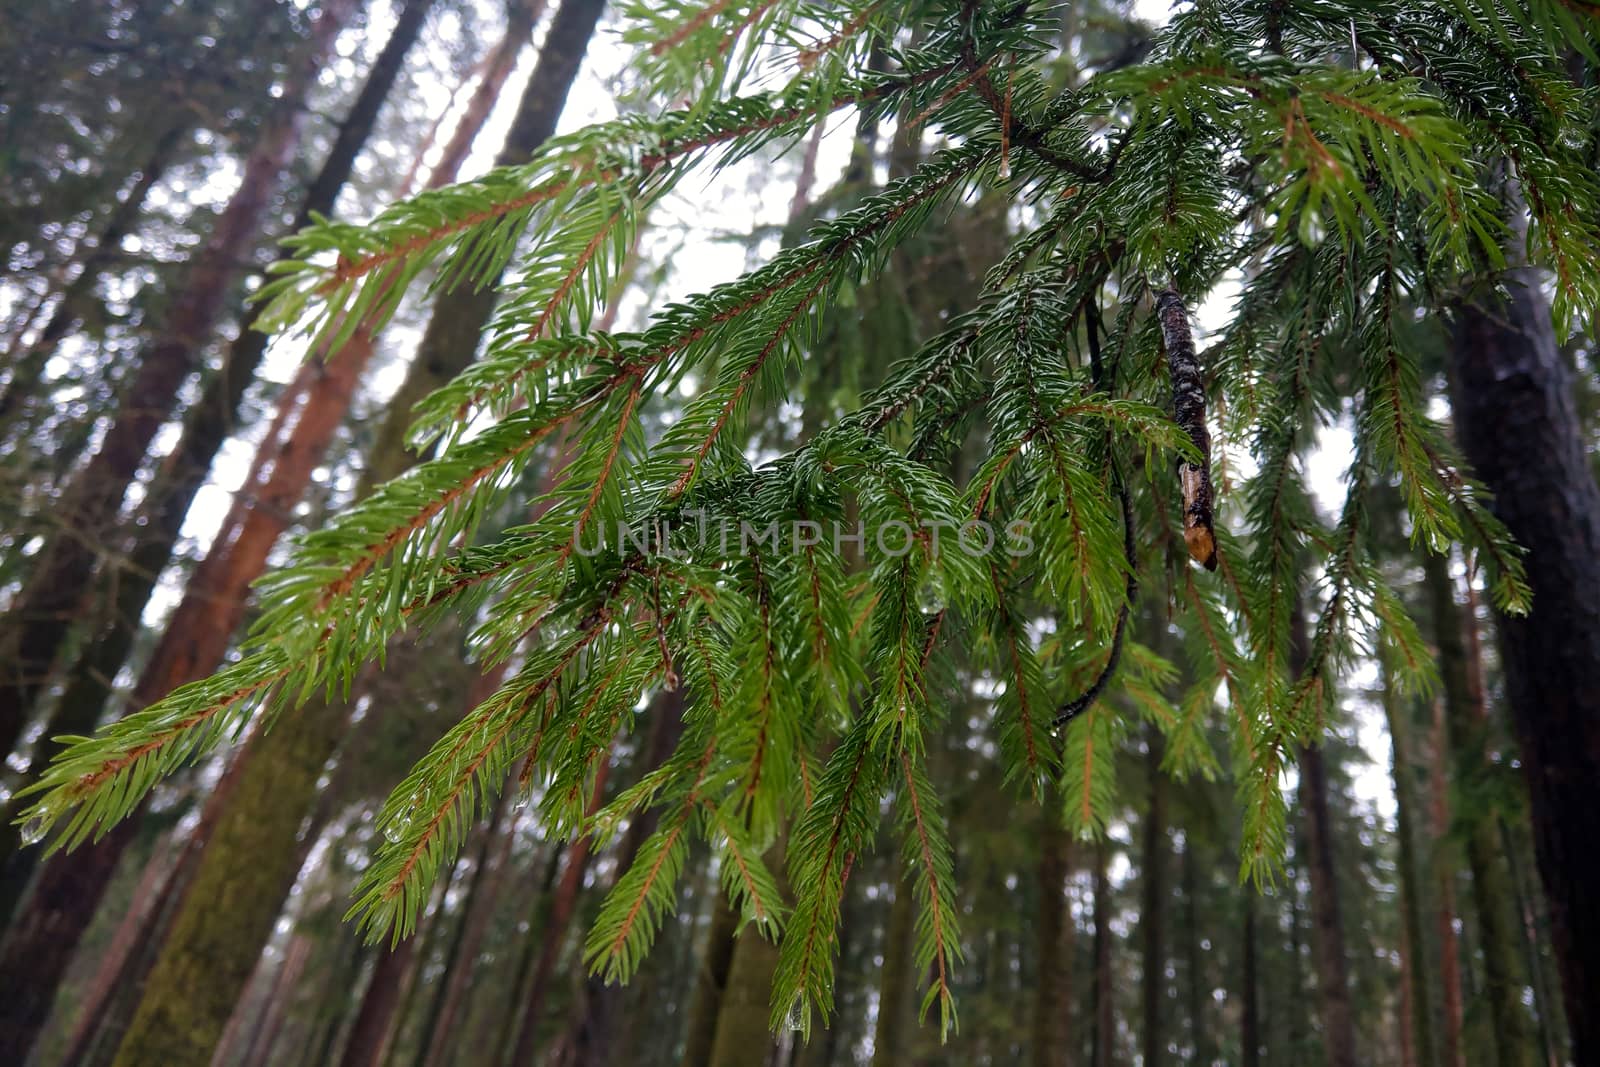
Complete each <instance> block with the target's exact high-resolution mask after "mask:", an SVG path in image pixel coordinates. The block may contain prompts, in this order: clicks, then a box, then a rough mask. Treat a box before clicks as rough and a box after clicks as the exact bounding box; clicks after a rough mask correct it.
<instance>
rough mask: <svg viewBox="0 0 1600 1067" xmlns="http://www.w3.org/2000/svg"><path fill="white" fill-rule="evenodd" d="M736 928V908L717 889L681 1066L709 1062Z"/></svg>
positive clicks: (702, 1066) (703, 1066)
mask: <svg viewBox="0 0 1600 1067" xmlns="http://www.w3.org/2000/svg"><path fill="white" fill-rule="evenodd" d="M738 932H739V914H738V912H736V911H734V910H733V905H731V904H729V903H728V898H727V895H726V894H724V893H720V892H719V893H717V895H716V901H715V903H714V904H713V905H712V908H711V924H710V926H709V927H708V929H707V930H706V946H705V950H704V951H703V952H702V953H701V955H700V962H699V965H698V966H697V967H696V968H695V976H694V989H693V992H692V995H691V997H690V999H689V1011H688V1017H687V1021H686V1023H685V1026H684V1042H683V1059H682V1064H683V1067H707V1065H708V1064H709V1063H710V1062H711V1046H712V1044H713V1043H714V1042H715V1041H716V1039H717V1016H718V1015H719V1014H720V1013H721V1011H722V996H723V993H724V992H726V990H727V988H728V973H729V971H730V970H731V969H732V967H733V951H734V947H735V942H736V941H737V935H738Z"/></svg>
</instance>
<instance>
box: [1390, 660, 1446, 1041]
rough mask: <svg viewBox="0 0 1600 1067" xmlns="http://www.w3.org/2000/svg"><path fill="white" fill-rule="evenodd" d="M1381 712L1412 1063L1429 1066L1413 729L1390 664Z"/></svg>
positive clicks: (1428, 988) (1429, 1001) (1429, 997)
mask: <svg viewBox="0 0 1600 1067" xmlns="http://www.w3.org/2000/svg"><path fill="white" fill-rule="evenodd" d="M1382 691H1383V713H1384V716H1385V718H1386V719H1387V720H1388V724H1389V744H1390V762H1389V778H1390V781H1391V782H1392V783H1393V786H1394V808H1395V836H1396V837H1398V838H1399V852H1400V857H1399V868H1400V870H1399V875H1400V911H1401V918H1402V921H1403V923H1404V927H1403V929H1404V935H1403V939H1402V944H1401V952H1402V954H1403V956H1404V959H1405V963H1406V975H1405V977H1406V996H1407V1003H1408V1005H1409V1007H1410V1011H1409V1012H1408V1019H1409V1025H1410V1028H1411V1044H1412V1049H1413V1052H1414V1055H1413V1061H1414V1062H1416V1063H1420V1064H1423V1065H1424V1067H1432V1064H1433V1063H1434V1041H1433V990H1432V985H1431V983H1430V982H1429V980H1428V977H1429V967H1428V943H1427V940H1426V938H1425V936H1424V934H1423V920H1422V877H1421V874H1420V868H1419V866H1418V864H1417V844H1416V840H1417V839H1416V832H1417V830H1416V827H1415V825H1413V821H1414V820H1415V818H1416V811H1415V808H1414V807H1413V805H1414V804H1415V798H1414V797H1413V795H1412V792H1411V775H1412V766H1413V764H1412V762H1411V745H1410V736H1411V731H1410V729H1409V726H1408V724H1407V722H1406V721H1405V718H1404V712H1403V711H1402V710H1401V706H1400V698H1399V694H1398V693H1396V692H1395V690H1394V681H1393V679H1392V678H1391V677H1390V675H1389V670H1388V666H1387V665H1386V664H1385V665H1383V680H1382Z"/></svg>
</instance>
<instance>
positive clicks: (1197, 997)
mask: <svg viewBox="0 0 1600 1067" xmlns="http://www.w3.org/2000/svg"><path fill="white" fill-rule="evenodd" d="M1195 847H1196V846H1195V840H1194V836H1193V835H1192V834H1186V835H1185V836H1184V843H1183V861H1182V867H1181V872H1182V878H1183V924H1184V925H1185V926H1186V927H1188V930H1187V931H1185V936H1184V939H1183V943H1184V946H1185V947H1186V948H1187V949H1188V956H1189V960H1188V964H1189V966H1188V971H1189V1037H1190V1042H1189V1043H1190V1044H1191V1045H1192V1046H1193V1047H1194V1061H1195V1062H1196V1063H1202V1064H1210V1063H1212V1062H1214V1061H1215V1060H1216V1048H1215V1047H1214V1045H1215V1042H1214V1040H1213V1036H1212V1033H1211V1027H1210V1026H1209V1025H1208V1020H1207V1018H1206V1015H1207V1006H1208V1005H1209V1004H1210V1003H1211V980H1210V979H1209V978H1208V977H1207V975H1206V959H1205V951H1206V950H1205V946H1204V945H1202V944H1201V940H1202V938H1201V933H1200V909H1199V903H1198V899H1197V898H1198V897H1199V892H1200V890H1199V882H1200V875H1199V874H1198V873H1197V871H1196V869H1195V868H1196V860H1195ZM1201 869H1202V870H1203V869H1204V868H1201ZM1244 891H1245V892H1247V893H1251V892H1254V891H1255V890H1254V887H1252V886H1246V887H1244Z"/></svg>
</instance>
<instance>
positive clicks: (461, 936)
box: [416, 671, 516, 1067]
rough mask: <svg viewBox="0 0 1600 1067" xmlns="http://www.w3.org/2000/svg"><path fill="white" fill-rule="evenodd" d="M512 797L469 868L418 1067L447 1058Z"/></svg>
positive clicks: (507, 835) (488, 908)
mask: <svg viewBox="0 0 1600 1067" xmlns="http://www.w3.org/2000/svg"><path fill="white" fill-rule="evenodd" d="M498 673H500V674H503V673H504V672H503V671H501V672H498ZM497 687H498V683H496V685H494V686H491V687H489V693H485V694H484V695H483V697H479V698H478V699H477V700H474V701H473V706H476V705H477V703H478V702H479V701H480V700H482V699H486V698H487V697H488V696H489V695H490V694H492V693H493V691H494V689H495V688H497ZM515 793H516V784H515V783H514V782H513V783H509V784H508V785H507V787H506V788H505V790H504V791H503V792H502V793H501V794H500V800H499V802H498V803H496V804H495V807H494V812H493V814H491V815H490V817H489V822H488V824H487V825H486V826H485V827H484V831H483V839H482V841H481V842H480V844H479V846H478V856H477V859H476V861H475V862H474V863H473V870H472V885H471V887H470V888H468V890H467V896H466V899H465V900H464V901H462V904H461V921H460V922H458V923H457V924H456V929H455V936H454V937H452V938H451V940H450V946H449V948H447V949H446V950H445V955H444V970H443V972H441V973H442V975H443V977H442V979H441V981H442V982H443V983H444V984H443V987H442V988H441V989H440V990H439V995H438V996H437V997H436V998H435V1001H434V1004H433V1007H432V1010H430V1011H429V1012H428V1015H427V1018H426V1019H425V1020H424V1022H423V1026H422V1032H421V1036H419V1037H418V1039H417V1058H416V1062H417V1065H418V1067H435V1065H436V1064H443V1063H444V1062H445V1060H446V1058H447V1056H448V1050H449V1046H450V1042H451V1040H452V1039H453V1038H454V1037H455V1035H454V1034H453V1033H452V1030H453V1028H454V1026H455V1019H456V1014H457V1012H458V1011H459V1010H460V1008H461V1002H462V999H463V998H464V997H465V996H466V993H467V987H468V985H469V984H471V982H472V971H473V965H474V963H475V961H476V960H477V958H478V950H479V948H481V947H482V945H483V935H484V932H485V931H486V930H487V929H488V926H489V919H490V918H491V917H492V915H493V914H494V902H495V898H496V896H498V895H499V891H500V886H499V878H500V875H501V873H502V871H503V869H504V866H505V862H506V860H507V859H508V858H509V854H510V851H511V841H512V836H513V835H512V833H511V831H510V830H509V829H502V824H503V822H504V821H505V817H506V812H507V810H508V808H509V807H510V803H511V799H512V797H513V796H514V795H515Z"/></svg>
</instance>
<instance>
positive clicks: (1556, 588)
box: [1452, 270, 1600, 1063]
mask: <svg viewBox="0 0 1600 1067" xmlns="http://www.w3.org/2000/svg"><path fill="white" fill-rule="evenodd" d="M1499 280H1500V281H1503V282H1504V283H1505V285H1506V288H1507V291H1505V292H1503V293H1502V292H1497V291H1491V290H1489V289H1488V288H1487V287H1485V288H1483V289H1480V291H1479V292H1478V293H1476V294H1474V296H1473V297H1472V299H1470V300H1468V301H1466V302H1464V303H1462V304H1461V305H1460V306H1458V307H1456V308H1455V309H1454V311H1455V315H1454V323H1453V337H1452V341H1453V343H1452V357H1453V367H1452V370H1453V380H1452V407H1453V408H1454V411H1455V419H1456V426H1457V429H1458V432H1459V434H1460V437H1461V444H1462V447H1463V450H1464V451H1465V452H1466V455H1467V457H1468V459H1470V460H1471V462H1472V466H1473V469H1474V471H1475V473H1476V474H1477V476H1478V477H1479V478H1481V479H1483V481H1484V482H1485V483H1486V484H1487V485H1488V488H1489V490H1490V494H1491V500H1490V506H1491V507H1492V508H1493V510H1494V512H1495V514H1496V515H1497V516H1498V517H1499V518H1500V520H1501V521H1502V522H1504V523H1505V525H1506V527H1507V528H1508V529H1509V530H1510V532H1511V534H1512V536H1513V537H1515V538H1516V540H1517V542H1518V543H1519V544H1520V545H1521V546H1522V547H1523V548H1524V549H1526V554H1525V555H1524V556H1523V564H1524V565H1525V567H1526V568H1527V574H1528V582H1529V585H1530V586H1531V587H1532V589H1533V610H1532V612H1531V613H1530V614H1529V615H1527V616H1525V617H1521V618H1518V617H1513V616H1507V615H1503V614H1502V615H1500V616H1499V631H1500V644H1501V660H1502V663H1503V665H1504V670H1505V678H1506V692H1507V696H1508V698H1509V702H1510V705H1511V717H1512V721H1513V724H1514V725H1515V727H1516V733H1517V740H1518V742H1519V748H1520V750H1521V757H1522V762H1523V768H1524V771H1525V773H1526V776H1527V781H1528V794H1529V800H1530V805H1531V809H1532V818H1533V831H1534V845H1535V849H1536V853H1537V855H1538V860H1539V873H1540V876H1541V877H1542V879H1543V882H1544V888H1545V893H1546V894H1547V895H1548V897H1549V901H1550V918H1551V925H1552V935H1553V937H1552V940H1553V943H1554V947H1555V954H1556V959H1557V962H1558V964H1559V965H1560V970H1561V978H1562V993H1563V996H1564V998H1565V1001H1566V1008H1567V1011H1566V1014H1567V1020H1568V1023H1569V1026H1570V1028H1571V1031H1572V1044H1573V1053H1574V1056H1575V1058H1576V1060H1577V1062H1579V1063H1591V1062H1600V1012H1597V1011H1595V1010H1594V1006H1595V1005H1596V1004H1600V911H1597V910H1596V909H1595V907H1594V906H1593V902H1592V900H1591V899H1590V896H1591V893H1592V892H1593V887H1594V886H1596V885H1600V820H1597V819H1595V818H1594V813H1595V812H1596V811H1600V691H1597V690H1596V688H1595V685H1594V680H1595V678H1597V677H1600V486H1597V485H1596V483H1595V476H1594V470H1593V468H1592V467H1591V465H1590V461H1589V456H1588V449H1587V441H1588V440H1589V437H1588V434H1587V432H1586V431H1585V429H1584V427H1583V425H1582V424H1581V422H1580V420H1579V417H1578V412H1577V409H1576V407H1575V406H1574V403H1573V399H1572V389H1571V381H1570V375H1571V372H1570V371H1569V370H1568V368H1567V367H1566V365H1565V364H1564V362H1563V361H1562V357H1561V353H1560V351H1559V350H1558V348H1557V345H1556V338H1555V331H1554V329H1553V327H1552V323H1551V320H1550V311H1549V307H1548V305H1547V304H1546V302H1545V300H1544V298H1543V296H1542V294H1541V291H1540V287H1539V286H1540V281H1539V279H1538V277H1537V276H1536V275H1535V274H1534V273H1533V272H1531V271H1526V270H1523V271H1512V272H1509V273H1507V274H1506V275H1505V276H1504V277H1503V278H1501V279H1499Z"/></svg>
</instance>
